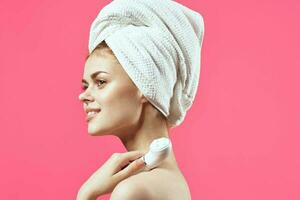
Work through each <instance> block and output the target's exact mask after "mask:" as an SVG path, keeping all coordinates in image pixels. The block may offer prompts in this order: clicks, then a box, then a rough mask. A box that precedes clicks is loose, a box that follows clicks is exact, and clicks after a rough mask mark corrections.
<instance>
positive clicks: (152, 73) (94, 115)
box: [77, 0, 204, 200]
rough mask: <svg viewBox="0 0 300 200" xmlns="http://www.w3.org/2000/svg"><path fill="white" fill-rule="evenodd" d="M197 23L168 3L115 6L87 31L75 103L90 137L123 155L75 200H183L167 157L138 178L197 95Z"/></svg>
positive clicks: (182, 184) (123, 1)
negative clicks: (112, 143) (153, 147)
mask: <svg viewBox="0 0 300 200" xmlns="http://www.w3.org/2000/svg"><path fill="white" fill-rule="evenodd" d="M203 33H204V23H203V18H202V16H201V15H200V14H199V13H197V12H195V11H192V10H190V9H188V8H187V7H184V6H182V5H180V4H178V3H176V2H174V1H169V0H164V1H161V0H134V1H132V0H115V1H113V2H111V3H110V4H108V5H107V6H106V7H104V8H103V9H102V10H101V11H100V13H99V14H98V16H97V17H96V19H95V20H94V22H93V23H92V26H91V30H90V39H89V53H90V54H89V56H88V58H87V60H86V63H85V67H84V75H83V80H82V83H83V89H84V91H83V93H81V94H80V96H79V99H80V100H81V101H82V102H83V104H84V109H85V111H86V112H87V113H88V114H87V121H88V132H89V134H91V135H97V136H98V135H99V136H100V135H107V134H112V135H115V136H117V137H118V138H120V140H121V141H122V143H123V144H124V146H125V147H126V149H127V150H128V152H126V153H115V154H113V155H112V156H111V157H110V158H109V159H108V160H107V161H106V162H105V163H104V165H103V166H102V167H101V168H99V169H98V170H97V171H96V172H95V173H94V174H93V175H92V176H91V177H90V178H89V179H88V180H87V181H86V182H85V183H84V184H83V185H82V187H81V188H80V190H79V192H78V195H77V199H78V200H83V199H97V197H99V196H101V195H104V194H107V193H111V197H110V198H111V199H112V200H118V199H122V200H126V199H172V200H176V199H178V200H183V199H184V200H185V199H187V200H188V199H190V191H189V188H188V184H187V182H186V180H185V178H184V176H183V175H182V173H181V171H180V169H179V167H178V165H177V162H176V159H175V156H174V153H173V151H171V153H170V155H169V156H168V157H167V158H166V159H165V160H164V161H163V162H162V163H161V164H160V165H159V166H158V167H156V168H154V169H152V170H150V171H143V168H144V167H145V165H144V162H143V160H142V159H141V157H142V156H143V155H144V154H145V153H146V152H147V151H148V150H149V145H150V143H151V142H152V141H153V140H154V139H157V138H160V137H169V133H170V129H171V128H174V127H176V126H178V125H179V124H181V123H182V122H183V120H184V117H185V114H186V111H187V110H188V109H189V108H190V107H191V105H192V102H193V99H194V97H195V95H196V91H197V85H198V80H199V75H200V50H201V46H202V40H203Z"/></svg>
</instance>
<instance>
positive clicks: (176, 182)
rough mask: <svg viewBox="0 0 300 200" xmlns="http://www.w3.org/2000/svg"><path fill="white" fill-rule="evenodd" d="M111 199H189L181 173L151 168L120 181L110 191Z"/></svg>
mask: <svg viewBox="0 0 300 200" xmlns="http://www.w3.org/2000/svg"><path fill="white" fill-rule="evenodd" d="M110 199H111V200H118V199H136V200H139V199H143V200H153V199H156V200H169V199H170V200H171V199H172V200H177V199H178V200H182V199H186V200H190V199H191V197H190V191H189V188H188V185H187V183H186V180H185V179H184V177H183V176H182V174H181V173H178V172H174V171H171V170H168V169H161V168H157V169H153V170H151V171H148V172H141V173H139V174H136V175H133V176H130V177H129V178H127V179H125V180H123V181H121V182H120V183H119V184H118V185H117V186H116V187H115V188H114V190H113V192H112V193H111V197H110Z"/></svg>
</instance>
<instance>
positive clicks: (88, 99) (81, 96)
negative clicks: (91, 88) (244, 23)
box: [78, 91, 93, 102]
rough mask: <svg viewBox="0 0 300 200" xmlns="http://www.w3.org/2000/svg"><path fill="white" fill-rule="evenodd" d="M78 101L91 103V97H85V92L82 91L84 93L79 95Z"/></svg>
mask: <svg viewBox="0 0 300 200" xmlns="http://www.w3.org/2000/svg"><path fill="white" fill-rule="evenodd" d="M78 99H79V100H80V101H83V102H84V101H92V100H93V97H92V96H91V95H87V94H86V91H84V92H82V93H80V94H79V96H78Z"/></svg>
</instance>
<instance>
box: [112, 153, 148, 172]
mask: <svg viewBox="0 0 300 200" xmlns="http://www.w3.org/2000/svg"><path fill="white" fill-rule="evenodd" d="M144 154H145V152H143V151H129V152H126V153H123V154H121V155H120V157H119V163H118V165H119V169H121V168H124V167H125V166H126V165H128V164H130V163H131V162H133V161H134V160H136V159H138V158H141V157H142V156H143V155H144Z"/></svg>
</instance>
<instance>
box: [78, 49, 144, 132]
mask: <svg viewBox="0 0 300 200" xmlns="http://www.w3.org/2000/svg"><path fill="white" fill-rule="evenodd" d="M82 87H83V93H81V94H80V95H79V99H80V100H81V101H82V102H83V107H84V110H86V109H87V108H92V109H93V108H95V109H100V112H98V113H96V114H95V115H94V117H92V118H91V119H90V120H88V122H87V123H88V132H89V134H91V135H107V134H115V135H118V134H120V133H123V132H128V131H130V129H131V128H134V127H135V126H137V124H138V122H139V119H140V116H141V112H142V108H143V103H145V102H147V100H146V99H145V97H144V96H143V95H142V93H141V92H140V91H139V89H138V88H137V87H136V85H135V84H134V83H133V82H132V80H131V79H130V78H129V76H128V75H127V73H126V72H125V71H124V70H123V67H122V66H121V65H120V63H119V62H118V60H117V58H116V57H115V56H114V55H113V54H112V52H111V51H110V49H109V48H107V47H104V48H98V49H96V50H95V51H94V52H93V53H92V54H91V55H90V56H89V57H88V59H87V60H86V63H85V67H84V73H83V80H82Z"/></svg>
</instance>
